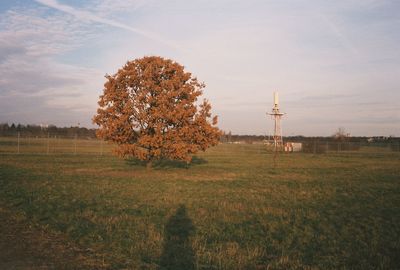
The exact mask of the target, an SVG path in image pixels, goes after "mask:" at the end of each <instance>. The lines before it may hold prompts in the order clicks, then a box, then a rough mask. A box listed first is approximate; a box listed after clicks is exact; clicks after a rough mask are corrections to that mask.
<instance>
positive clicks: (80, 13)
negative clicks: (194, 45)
mask: <svg viewBox="0 0 400 270" xmlns="http://www.w3.org/2000/svg"><path fill="white" fill-rule="evenodd" d="M34 1H35V2H37V3H39V4H42V5H45V6H47V7H51V8H54V9H56V10H58V11H62V12H64V13H67V14H70V15H72V16H74V17H76V18H77V19H79V20H81V21H92V22H97V23H102V24H105V25H109V26H113V27H116V28H120V29H124V30H127V31H130V32H133V33H136V34H139V35H141V36H143V37H146V38H148V39H152V40H154V41H157V42H159V43H162V44H164V45H167V46H169V47H171V48H174V49H179V46H178V45H177V44H175V43H174V42H171V41H169V40H166V39H164V38H162V37H160V36H158V35H157V34H155V33H151V32H149V31H144V30H141V29H137V28H134V27H131V26H129V25H126V24H123V23H120V22H117V21H114V20H110V19H106V18H102V17H99V16H97V15H96V14H94V13H91V12H89V11H84V10H79V9H76V8H73V7H71V6H67V5H64V4H60V3H58V2H57V0H34Z"/></svg>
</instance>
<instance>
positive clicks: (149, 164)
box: [146, 160, 153, 170]
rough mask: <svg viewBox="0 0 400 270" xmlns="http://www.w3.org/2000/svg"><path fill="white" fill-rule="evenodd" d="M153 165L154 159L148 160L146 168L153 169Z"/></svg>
mask: <svg viewBox="0 0 400 270" xmlns="http://www.w3.org/2000/svg"><path fill="white" fill-rule="evenodd" d="M152 167H153V161H152V160H148V161H147V163H146V169H147V170H151V168H152Z"/></svg>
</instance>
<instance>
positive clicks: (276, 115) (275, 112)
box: [267, 92, 285, 151]
mask: <svg viewBox="0 0 400 270" xmlns="http://www.w3.org/2000/svg"><path fill="white" fill-rule="evenodd" d="M284 114H285V113H282V112H280V110H279V95H278V92H274V107H272V113H267V115H271V117H272V119H273V120H274V148H275V151H278V150H282V149H283V140H282V126H281V119H282V116H283V115H284Z"/></svg>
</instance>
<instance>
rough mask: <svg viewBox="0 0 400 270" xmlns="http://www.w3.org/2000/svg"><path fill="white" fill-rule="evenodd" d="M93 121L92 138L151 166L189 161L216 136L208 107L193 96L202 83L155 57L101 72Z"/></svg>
mask: <svg viewBox="0 0 400 270" xmlns="http://www.w3.org/2000/svg"><path fill="white" fill-rule="evenodd" d="M106 79H107V81H106V83H105V84H104V93H103V95H101V96H100V100H99V102H98V104H99V108H98V110H97V114H96V115H95V116H94V118H93V122H94V123H95V124H97V125H99V126H100V128H99V129H98V131H97V135H98V137H100V138H102V139H104V140H107V141H112V142H115V143H116V144H117V149H116V153H117V154H118V155H119V156H122V157H135V158H138V159H140V160H143V161H146V162H147V166H148V167H151V164H152V162H153V161H154V160H158V159H162V158H167V159H174V160H184V161H187V162H190V161H191V158H192V155H193V154H194V153H196V152H198V151H199V150H202V151H204V150H206V149H207V148H208V147H210V146H213V145H216V144H217V143H218V141H219V137H220V135H221V132H220V130H219V129H218V128H217V126H216V124H217V117H216V116H214V117H211V112H210V110H211V105H210V103H209V102H208V101H207V100H206V99H204V100H203V101H202V102H200V103H199V102H198V97H199V96H200V95H201V94H202V90H203V88H204V87H205V85H204V83H200V82H198V80H197V78H195V77H193V76H192V75H191V73H189V72H186V71H185V70H184V67H183V66H182V65H180V64H178V63H176V62H174V61H172V60H169V59H164V58H161V57H158V56H151V57H143V58H141V59H136V60H133V61H129V62H127V63H126V64H125V65H124V66H123V67H122V68H121V69H119V70H118V72H117V73H116V74H114V75H112V76H110V75H106Z"/></svg>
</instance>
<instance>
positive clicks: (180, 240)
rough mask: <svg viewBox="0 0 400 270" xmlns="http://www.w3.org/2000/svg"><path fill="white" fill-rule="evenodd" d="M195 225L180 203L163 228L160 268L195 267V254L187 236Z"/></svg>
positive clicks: (187, 268) (187, 269) (178, 268)
mask: <svg viewBox="0 0 400 270" xmlns="http://www.w3.org/2000/svg"><path fill="white" fill-rule="evenodd" d="M194 231H195V227H194V225H193V223H192V221H191V219H190V218H189V217H188V215H187V212H186V207H185V206H184V205H180V206H179V208H178V209H177V210H176V213H175V214H174V215H173V216H171V217H170V218H169V220H168V223H167V224H166V225H165V230H164V250H163V253H162V255H161V258H160V269H163V270H170V269H171V270H172V269H174V270H175V269H176V270H181V269H182V270H191V269H195V264H194V262H195V255H194V251H193V249H192V244H191V241H190V239H189V237H190V236H191V235H192V234H193V233H194Z"/></svg>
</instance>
